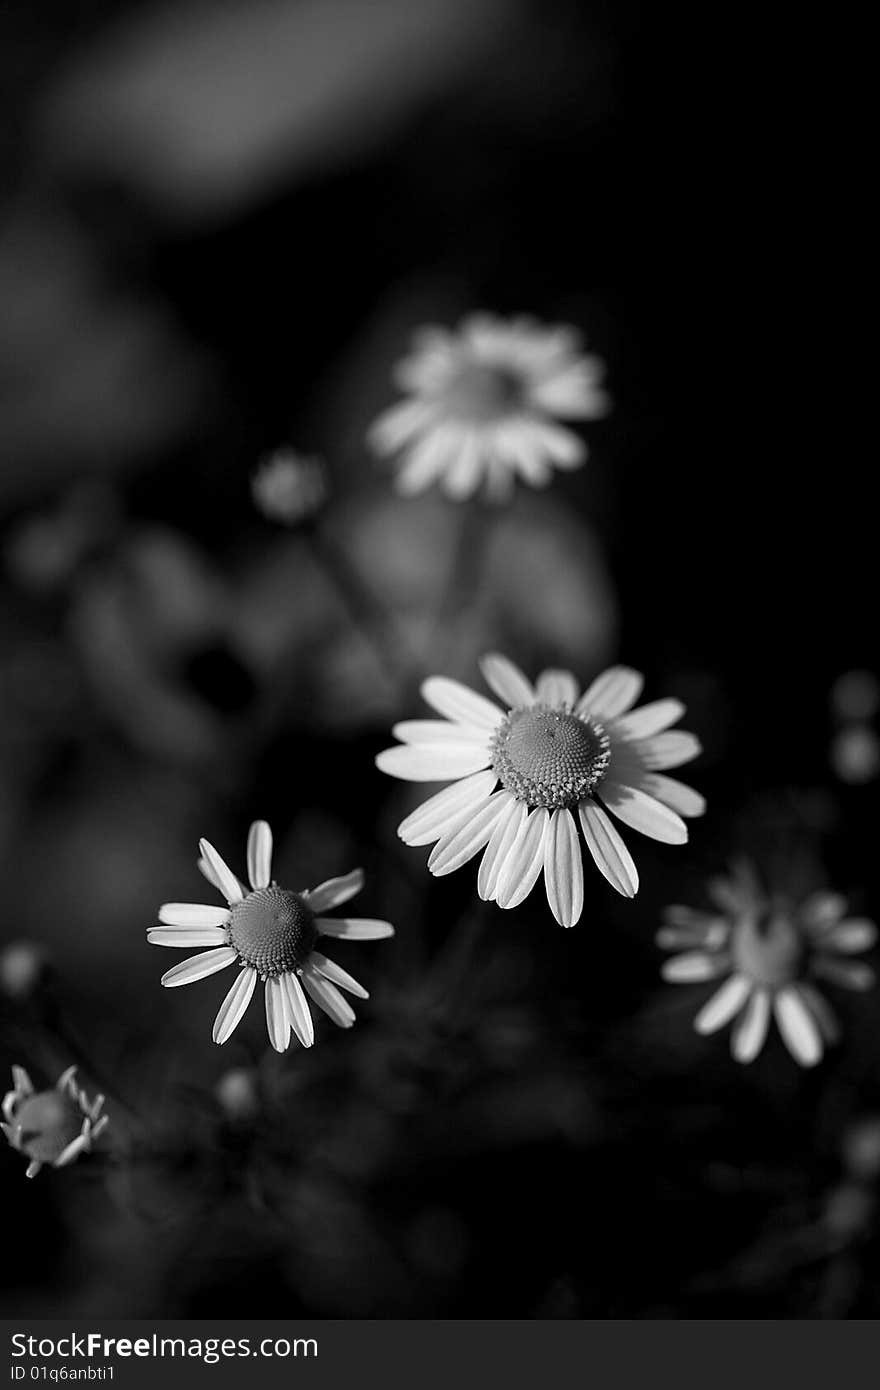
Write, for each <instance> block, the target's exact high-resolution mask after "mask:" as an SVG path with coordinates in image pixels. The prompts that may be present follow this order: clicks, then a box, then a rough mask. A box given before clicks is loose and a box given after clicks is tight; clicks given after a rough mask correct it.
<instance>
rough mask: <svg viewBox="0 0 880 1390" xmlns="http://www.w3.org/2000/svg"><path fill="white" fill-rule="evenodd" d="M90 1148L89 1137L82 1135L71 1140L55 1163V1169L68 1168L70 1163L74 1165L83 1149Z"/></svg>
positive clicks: (53, 1164)
mask: <svg viewBox="0 0 880 1390" xmlns="http://www.w3.org/2000/svg"><path fill="white" fill-rule="evenodd" d="M88 1147H89V1139H88V1135H85V1134H80V1135H78V1136H77V1138H76V1139H73V1140H71V1142H70V1143H69V1144H68V1145H67V1147H66V1148H65V1149H62V1151H61V1153H60V1154H59V1155H58V1157H57V1158H56V1159H55V1160H54V1161H53V1163H52V1167H53V1168H66V1167H67V1165H68V1163H72V1162H73V1160H74V1159H75V1158H78V1157H79V1155H80V1154H81V1153H82V1151H83V1149H87V1148H88Z"/></svg>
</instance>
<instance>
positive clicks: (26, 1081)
mask: <svg viewBox="0 0 880 1390" xmlns="http://www.w3.org/2000/svg"><path fill="white" fill-rule="evenodd" d="M12 1084H13V1086H14V1088H15V1092H16V1094H17V1095H19V1096H31V1095H33V1093H34V1083H33V1081H31V1079H30V1076H29V1075H28V1073H27V1072H26V1071H25V1069H24V1067H20V1066H18V1065H17V1063H13V1066H12Z"/></svg>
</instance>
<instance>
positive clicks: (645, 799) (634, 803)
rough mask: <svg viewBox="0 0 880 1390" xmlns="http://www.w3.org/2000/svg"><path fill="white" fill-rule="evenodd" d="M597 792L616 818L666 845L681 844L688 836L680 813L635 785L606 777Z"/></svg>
mask: <svg viewBox="0 0 880 1390" xmlns="http://www.w3.org/2000/svg"><path fill="white" fill-rule="evenodd" d="M598 792H599V795H600V796H601V798H602V800H603V802H604V803H605V805H606V806H607V808H608V810H609V811H613V812H614V814H615V815H616V816H617V818H618V820H622V821H623V823H624V825H629V826H631V827H632V829H633V830H639V831H641V833H642V834H643V835H649V836H650V838H651V839H652V840H660V841H662V843H663V844H666V845H683V844H685V843H686V841H687V838H688V829H687V826H686V825H685V823H684V821H683V820H682V819H681V816H677V815H676V814H675V812H674V811H670V809H669V807H668V806H664V805H663V802H662V801H655V800H654V798H653V796H648V795H647V794H646V793H645V792H643V791H638V790H637V789H636V788H635V787H621V786H618V785H617V784H616V783H614V782H612V781H611V780H610V779H608V778H606V779H605V781H604V782H603V783H602V785H601V786H600V787H599V788H598Z"/></svg>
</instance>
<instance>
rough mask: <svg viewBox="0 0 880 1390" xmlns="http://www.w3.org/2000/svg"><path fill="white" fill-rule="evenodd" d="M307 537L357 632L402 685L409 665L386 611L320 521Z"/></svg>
mask: <svg viewBox="0 0 880 1390" xmlns="http://www.w3.org/2000/svg"><path fill="white" fill-rule="evenodd" d="M306 534H307V535H308V537H309V540H310V541H311V545H312V549H313V551H314V554H315V557H316V559H317V561H318V563H319V564H320V565H321V567H322V569H323V570H324V571H325V573H326V574H327V575H328V576H329V577H330V580H331V582H332V583H333V586H334V588H335V589H336V591H337V593H338V594H339V596H340V598H341V599H342V601H343V603H344V604H345V606H346V608H347V609H348V611H349V613H350V615H351V617H352V619H353V621H354V624H355V626H356V627H357V629H358V631H359V632H361V633H362V635H363V636H364V637H365V638H366V640H367V641H368V642H369V643H370V645H371V647H372V648H373V651H374V653H375V655H376V657H377V659H378V661H379V665H380V666H381V667H382V668H383V670H384V671H385V672H386V674H387V675H388V676H389V677H391V679H392V680H394V681H395V682H398V683H400V684H405V683H406V681H407V680H408V678H409V672H410V665H411V663H410V661H409V659H408V657H407V655H406V653H405V652H403V651H402V650H401V644H400V640H399V637H398V634H397V631H396V627H395V624H394V622H393V620H392V619H391V618H390V616H389V614H388V612H387V610H386V609H385V607H384V606H383V605H382V604H381V603H380V602H379V600H378V599H377V598H376V595H375V594H374V593H373V592H372V590H371V589H370V587H369V585H368V584H366V583H365V582H364V579H363V577H362V575H361V574H360V573H359V572H358V570H357V568H356V567H355V566H354V565H353V564H352V563H351V561H350V559H349V557H348V554H347V552H346V550H345V547H344V546H341V545H339V544H338V543H337V541H336V540H335V538H334V537H333V536H332V534H331V533H330V532H329V531H328V530H327V529H326V528H325V527H324V526H322V524H321V522H320V521H317V522H315V523H314V524H313V525H312V526H310V527H308V528H307V530H306Z"/></svg>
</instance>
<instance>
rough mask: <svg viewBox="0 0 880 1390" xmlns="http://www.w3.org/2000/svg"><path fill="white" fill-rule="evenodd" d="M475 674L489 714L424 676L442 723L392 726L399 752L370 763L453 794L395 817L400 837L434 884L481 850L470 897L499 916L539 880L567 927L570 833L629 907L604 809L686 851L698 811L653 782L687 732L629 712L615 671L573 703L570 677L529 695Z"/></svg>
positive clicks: (632, 696)
mask: <svg viewBox="0 0 880 1390" xmlns="http://www.w3.org/2000/svg"><path fill="white" fill-rule="evenodd" d="M480 665H481V669H482V672H483V675H484V676H485V679H486V682H487V684H488V685H489V687H490V688H491V689H492V691H493V692H494V693H495V694H496V695H497V696H498V698H499V700H501V702H502V705H501V706H500V707H499V705H497V704H495V703H494V701H492V700H487V699H486V698H485V696H483V695H478V694H477V693H476V692H475V691H473V690H470V689H468V687H467V686H465V685H460V684H459V683H458V681H454V680H447V679H446V678H445V677H443V676H432V677H431V678H430V679H429V680H427V681H425V683H424V684H423V686H422V695H423V696H424V698H425V700H426V701H427V703H428V704H429V705H430V706H431V707H432V709H434V710H436V712H437V713H438V714H440V715H442V716H443V718H442V719H415V720H407V721H405V722H404V723H402V724H396V725H395V726H394V730H393V732H394V733H395V735H396V736H397V738H399V739H400V740H401V742H402V746H399V747H396V748H387V749H386V750H385V751H384V752H382V753H380V754H379V755H378V757H377V759H376V763H377V765H378V767H379V768H380V769H381V770H382V771H383V772H387V773H389V774H390V775H391V776H392V777H400V778H402V779H403V780H404V781H407V782H452V783H453V785H452V786H451V787H447V788H446V790H445V791H442V792H438V794H437V795H436V796H432V797H431V799H430V800H429V801H426V802H425V803H424V804H423V805H422V806H420V807H419V808H418V809H417V810H416V811H414V812H413V813H412V815H410V816H407V818H406V820H404V821H403V822H402V824H401V825H400V826H399V827H398V834H399V835H400V838H401V839H402V840H403V841H404V843H405V844H407V845H429V844H434V848H433V850H432V852H431V855H430V858H429V859H428V868H429V869H430V870H431V872H432V873H433V874H436V875H438V876H439V875H442V874H449V873H452V872H453V870H454V869H459V868H461V866H462V865H463V864H466V863H467V862H468V860H469V859H472V858H473V856H474V855H475V854H477V853H478V852H479V851H480V850H481V849H482V850H484V853H483V858H482V861H481V863H480V869H479V873H478V875H477V890H478V892H479V894H480V897H481V898H483V899H485V900H487V901H488V900H492V899H494V901H495V902H497V904H498V906H499V907H504V908H509V907H516V906H517V905H518V904H519V903H521V902H522V901H523V899H524V898H525V897H527V896H528V894H529V893H530V892H531V890H532V888H533V887H534V885H535V883H536V882H537V880H538V876H539V875H540V873H541V871H542V870H543V872H544V883H545V886H546V889H547V900H548V902H549V904H550V908H551V911H552V912H553V915H554V917H555V918H556V920H557V921H558V922H561V923H562V925H563V926H564V927H571V926H574V924H575V922H577V920H578V918H579V917H580V915H581V910H582V908H583V901H584V876H583V863H582V855H581V844H580V840H579V838H578V824H580V828H581V831H582V833H583V837H584V840H585V841H586V845H587V848H588V849H589V851H590V854H591V855H592V857H593V859H594V861H595V863H596V865H597V867H598V869H599V870H600V872H601V873H603V874H604V875H605V877H606V878H607V880H608V882H609V883H610V884H611V885H612V887H613V888H616V889H617V891H618V893H622V894H623V895H624V897H627V898H631V897H633V896H634V895H635V893H636V891H637V889H638V886H639V876H638V873H637V872H636V866H635V864H634V863H633V859H632V855H631V854H630V852H629V850H628V849H627V847H626V845H625V844H624V842H623V840H622V839H621V837H620V835H619V833H618V831H617V830H616V828H615V826H614V824H613V823H612V821H611V819H610V818H609V816H608V814H607V811H612V812H613V813H614V815H615V816H617V818H618V819H619V820H621V821H623V823H624V824H625V825H628V826H630V827H632V828H633V829H634V830H639V831H641V832H642V834H644V835H649V836H650V837H651V838H652V839H654V840H663V841H665V842H666V843H667V844H674V845H679V844H684V842H685V841H686V840H687V837H688V832H687V826H686V825H685V823H684V821H683V820H682V816H699V815H702V813H703V811H704V810H705V802H704V800H703V798H702V797H701V796H700V795H699V793H698V792H695V791H693V790H692V789H691V788H690V787H686V786H684V785H683V783H681V782H677V781H675V780H674V779H673V778H671V777H667V776H666V775H665V773H666V769H668V768H673V767H678V766H679V765H680V764H682V763H686V762H689V761H690V759H691V758H695V757H696V756H697V754H698V753H699V752H700V745H699V743H698V741H697V739H696V738H695V737H694V735H693V734H687V733H681V732H679V731H671V730H670V729H669V726H670V724H673V723H674V722H675V721H676V720H677V719H679V718H680V717H681V715H682V714H683V713H684V706H683V705H682V704H681V702H680V701H679V700H655V701H654V702H653V703H651V704H648V705H642V706H641V708H639V709H633V705H634V704H635V702H636V700H637V699H638V698H639V694H640V693H641V689H642V685H643V684H644V680H643V677H642V676H641V675H640V674H639V672H638V671H633V670H631V669H630V668H629V667H628V666H612V667H611V668H610V669H609V670H607V671H605V672H604V673H603V674H602V675H601V676H598V677H597V679H596V680H594V681H593V683H592V685H591V686H589V687H588V689H587V690H586V691H584V693H583V694H581V693H580V688H579V686H578V683H577V681H576V680H575V678H574V676H573V675H571V673H570V672H569V671H553V670H551V671H544V672H543V674H542V675H540V676H539V677H538V679H537V681H536V682H535V684H534V685H533V684H532V683H531V681H530V680H528V679H527V678H526V677H525V676H524V675H523V673H522V671H520V670H519V669H518V667H516V666H514V665H513V663H512V662H511V661H508V660H507V658H506V657H503V656H499V655H497V654H490V655H488V656H485V657H484V658H483V660H482V661H481V663H480ZM499 782H500V783H501V786H500V788H499V787H498V783H499ZM496 788H497V790H496ZM605 808H607V810H606V809H605ZM435 841H436V843H434V842H435ZM484 847H485V848H484Z"/></svg>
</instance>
